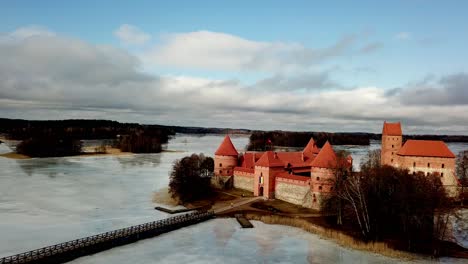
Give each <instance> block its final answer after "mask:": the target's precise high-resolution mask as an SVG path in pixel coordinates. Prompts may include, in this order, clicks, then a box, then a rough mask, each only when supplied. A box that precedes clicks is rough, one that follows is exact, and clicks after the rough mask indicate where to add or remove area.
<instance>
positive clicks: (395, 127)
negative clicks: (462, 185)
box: [381, 122, 459, 196]
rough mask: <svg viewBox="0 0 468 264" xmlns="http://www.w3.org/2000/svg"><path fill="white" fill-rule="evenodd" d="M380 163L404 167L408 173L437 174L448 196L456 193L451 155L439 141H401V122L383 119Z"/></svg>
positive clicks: (453, 164) (453, 160) (453, 162)
mask: <svg viewBox="0 0 468 264" xmlns="http://www.w3.org/2000/svg"><path fill="white" fill-rule="evenodd" d="M381 163H382V165H390V166H394V167H397V168H404V169H407V170H409V172H410V173H413V174H416V173H424V174H425V175H429V174H433V173H435V174H437V175H438V176H440V180H441V182H442V184H443V185H444V187H445V188H446V190H447V193H448V194H449V195H450V196H456V195H457V190H458V185H459V182H458V179H457V177H456V175H455V155H454V154H453V153H452V151H451V150H450V149H449V148H448V147H447V145H446V144H445V143H444V142H443V141H440V140H411V139H410V140H407V141H406V142H404V144H403V133H402V129H401V123H399V122H398V123H387V122H384V125H383V129H382V150H381Z"/></svg>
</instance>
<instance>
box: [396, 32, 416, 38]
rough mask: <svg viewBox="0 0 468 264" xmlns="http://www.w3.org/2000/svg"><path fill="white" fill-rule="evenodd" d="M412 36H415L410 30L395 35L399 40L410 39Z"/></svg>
mask: <svg viewBox="0 0 468 264" xmlns="http://www.w3.org/2000/svg"><path fill="white" fill-rule="evenodd" d="M412 37H413V34H411V33H410V32H398V33H397V34H396V35H395V38H396V39H398V40H408V39H411V38H412Z"/></svg>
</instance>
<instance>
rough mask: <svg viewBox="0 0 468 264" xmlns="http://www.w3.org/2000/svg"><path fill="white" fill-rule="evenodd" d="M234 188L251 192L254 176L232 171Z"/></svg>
mask: <svg viewBox="0 0 468 264" xmlns="http://www.w3.org/2000/svg"><path fill="white" fill-rule="evenodd" d="M234 188H239V189H243V190H247V191H251V192H253V189H254V175H253V173H248V172H242V171H234Z"/></svg>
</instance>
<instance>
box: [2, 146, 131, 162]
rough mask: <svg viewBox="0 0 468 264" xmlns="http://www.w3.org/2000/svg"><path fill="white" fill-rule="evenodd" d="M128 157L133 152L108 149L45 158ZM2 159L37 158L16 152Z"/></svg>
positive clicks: (5, 154)
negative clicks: (104, 151)
mask: <svg viewBox="0 0 468 264" xmlns="http://www.w3.org/2000/svg"><path fill="white" fill-rule="evenodd" d="M93 148H94V147H93ZM126 155H134V153H132V152H121V151H120V149H117V148H107V150H106V153H93V152H82V153H81V154H79V155H74V156H61V157H44V158H65V157H69V158H71V157H78V158H85V157H101V156H126ZM0 157H2V158H7V159H15V160H24V159H33V158H35V157H30V156H27V155H23V154H18V153H16V152H8V153H3V154H0Z"/></svg>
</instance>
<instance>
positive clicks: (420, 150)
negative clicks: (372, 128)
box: [397, 139, 455, 158]
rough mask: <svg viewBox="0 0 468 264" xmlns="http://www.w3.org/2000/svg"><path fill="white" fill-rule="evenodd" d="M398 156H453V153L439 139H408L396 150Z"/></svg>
mask: <svg viewBox="0 0 468 264" xmlns="http://www.w3.org/2000/svg"><path fill="white" fill-rule="evenodd" d="M397 155H400V156H419V157H439V158H455V155H454V154H453V152H452V151H450V149H449V148H448V147H447V145H446V144H445V143H444V142H443V141H440V140H412V139H410V140H408V141H406V143H405V144H404V145H403V147H401V149H400V150H399V151H398V152H397Z"/></svg>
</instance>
